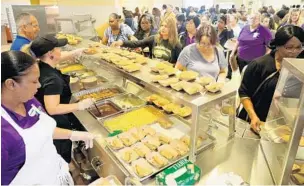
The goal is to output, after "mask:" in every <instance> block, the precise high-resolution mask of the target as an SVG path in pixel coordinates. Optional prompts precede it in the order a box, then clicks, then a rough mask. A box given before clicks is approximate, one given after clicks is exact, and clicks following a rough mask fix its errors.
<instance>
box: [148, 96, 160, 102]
mask: <svg viewBox="0 0 304 186" xmlns="http://www.w3.org/2000/svg"><path fill="white" fill-rule="evenodd" d="M159 98H160V96H159V95H156V94H152V95H151V96H148V97H147V98H146V101H147V102H149V103H153V102H154V101H155V100H157V99H159Z"/></svg>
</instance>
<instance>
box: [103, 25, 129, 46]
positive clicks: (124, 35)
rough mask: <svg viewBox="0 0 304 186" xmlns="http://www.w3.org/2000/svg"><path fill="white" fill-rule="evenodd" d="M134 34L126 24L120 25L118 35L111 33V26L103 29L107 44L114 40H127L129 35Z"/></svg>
mask: <svg viewBox="0 0 304 186" xmlns="http://www.w3.org/2000/svg"><path fill="white" fill-rule="evenodd" d="M133 34H134V32H133V30H132V29H131V28H130V27H129V26H128V25H126V24H121V25H120V31H119V33H118V35H113V33H112V29H111V27H108V28H107V30H106V31H105V35H104V36H105V37H107V38H108V44H107V45H108V46H109V45H111V44H112V43H113V42H114V41H118V40H121V41H128V40H129V37H130V36H132V35H133Z"/></svg>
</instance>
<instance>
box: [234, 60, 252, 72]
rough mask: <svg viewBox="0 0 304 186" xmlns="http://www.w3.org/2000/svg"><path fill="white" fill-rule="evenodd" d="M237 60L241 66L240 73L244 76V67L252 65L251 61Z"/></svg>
mask: <svg viewBox="0 0 304 186" xmlns="http://www.w3.org/2000/svg"><path fill="white" fill-rule="evenodd" d="M236 60H237V63H238V66H239V70H240V73H241V74H242V71H243V69H244V67H245V66H246V65H248V64H249V63H250V61H246V60H243V59H241V58H239V57H237V58H236Z"/></svg>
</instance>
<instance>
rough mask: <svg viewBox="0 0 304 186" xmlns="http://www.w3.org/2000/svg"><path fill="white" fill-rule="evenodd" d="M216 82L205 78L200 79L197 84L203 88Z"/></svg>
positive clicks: (207, 77)
mask: <svg viewBox="0 0 304 186" xmlns="http://www.w3.org/2000/svg"><path fill="white" fill-rule="evenodd" d="M213 81H215V80H214V79H213V78H212V77H209V76H204V77H200V78H198V79H197V80H196V81H195V82H197V83H199V84H200V85H202V86H206V85H209V84H210V83H211V82H213Z"/></svg>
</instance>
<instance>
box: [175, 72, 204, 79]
mask: <svg viewBox="0 0 304 186" xmlns="http://www.w3.org/2000/svg"><path fill="white" fill-rule="evenodd" d="M198 75H199V73H197V72H194V71H183V72H181V73H180V74H179V76H178V77H179V79H180V80H184V81H192V80H195V79H196V78H197V77H198Z"/></svg>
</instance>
